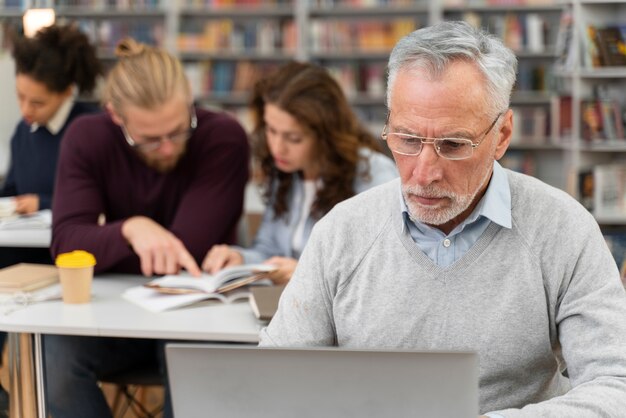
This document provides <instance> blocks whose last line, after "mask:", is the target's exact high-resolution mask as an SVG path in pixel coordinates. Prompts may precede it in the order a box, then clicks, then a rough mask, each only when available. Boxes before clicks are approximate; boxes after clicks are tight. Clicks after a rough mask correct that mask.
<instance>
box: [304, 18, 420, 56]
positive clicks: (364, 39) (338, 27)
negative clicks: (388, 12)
mask: <svg viewBox="0 0 626 418" xmlns="http://www.w3.org/2000/svg"><path fill="white" fill-rule="evenodd" d="M418 27H419V22H418V21H417V19H415V18H399V19H393V20H387V21H384V20H383V21H381V20H380V19H359V20H354V19H350V20H326V19H315V20H313V21H312V22H311V24H310V31H311V45H310V47H311V50H312V51H313V52H359V51H360V52H379V51H389V50H391V48H393V46H394V45H395V44H396V42H397V41H398V40H399V39H400V38H402V37H404V36H405V35H407V34H409V33H411V32H413V31H414V30H416V29H417V28H418Z"/></svg>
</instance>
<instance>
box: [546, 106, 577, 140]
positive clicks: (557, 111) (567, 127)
mask: <svg viewBox="0 0 626 418" xmlns="http://www.w3.org/2000/svg"><path fill="white" fill-rule="evenodd" d="M550 118H551V119H550V130H551V136H552V138H557V139H558V140H562V139H564V138H568V137H571V135H572V128H573V124H572V96H555V97H553V98H552V99H551V100H550Z"/></svg>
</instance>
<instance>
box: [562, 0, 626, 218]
mask: <svg viewBox="0 0 626 418" xmlns="http://www.w3.org/2000/svg"><path fill="white" fill-rule="evenodd" d="M568 7H569V8H570V12H571V17H572V19H571V25H570V28H569V30H570V34H571V36H570V39H571V42H570V43H569V48H568V51H567V54H568V57H567V58H566V59H565V60H563V61H562V62H561V63H560V66H559V68H558V71H557V73H556V74H557V75H558V77H559V81H560V82H561V83H560V86H559V93H560V94H561V95H562V96H563V97H564V98H565V99H561V105H563V104H565V106H564V109H563V108H562V109H561V112H560V113H561V116H564V117H565V118H566V119H568V120H570V121H573V122H572V123H568V124H566V125H569V126H563V125H564V123H563V122H562V121H561V122H560V127H561V128H562V129H561V132H560V133H561V134H562V135H563V137H562V138H561V140H562V142H563V144H565V146H566V149H567V152H568V155H567V158H566V160H567V164H568V168H569V171H568V173H567V178H568V185H567V186H568V187H567V190H568V191H569V192H570V193H571V194H572V195H574V196H577V197H578V198H579V199H581V200H583V201H584V200H585V199H587V204H588V206H589V209H590V210H591V211H592V212H593V213H594V215H595V216H596V219H597V220H598V222H599V223H600V224H601V225H621V226H624V227H626V196H625V195H626V174H625V173H626V139H625V137H624V129H623V121H624V110H626V95H625V94H624V93H625V92H626V66H625V65H621V66H620V65H617V66H616V65H602V63H599V62H598V56H599V51H598V49H599V46H598V44H597V43H596V42H595V41H594V39H597V38H595V37H594V39H592V38H591V36H590V33H591V34H593V33H595V32H597V31H599V30H602V29H605V28H609V27H617V28H621V29H622V31H623V35H622V36H626V1H612V0H604V1H597V0H595V1H585V0H575V1H571V2H569V4H568ZM590 28H592V29H591V31H590ZM623 55H624V56H625V58H626V53H624V54H623ZM564 102H565V103H564ZM565 113H570V115H566V114H565ZM618 124H619V125H620V126H617V125H618ZM563 128H564V129H563ZM563 131H565V132H563ZM588 176H591V177H592V179H593V180H592V183H593V186H594V187H593V189H592V188H591V186H590V185H589V187H588V189H585V186H586V185H587V184H588V183H587V182H586V181H585V178H586V177H587V179H588Z"/></svg>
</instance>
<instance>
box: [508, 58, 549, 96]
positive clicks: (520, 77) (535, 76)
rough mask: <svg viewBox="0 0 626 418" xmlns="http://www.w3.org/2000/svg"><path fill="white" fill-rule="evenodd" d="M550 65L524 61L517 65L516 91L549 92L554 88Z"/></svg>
mask: <svg viewBox="0 0 626 418" xmlns="http://www.w3.org/2000/svg"><path fill="white" fill-rule="evenodd" d="M552 84H553V83H552V72H551V71H550V68H549V64H544V63H541V62H537V61H535V60H524V61H521V62H519V63H518V65H517V80H516V82H515V90H516V91H535V92H539V91H548V90H551V86H552Z"/></svg>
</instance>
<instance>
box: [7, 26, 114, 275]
mask: <svg viewBox="0 0 626 418" xmlns="http://www.w3.org/2000/svg"><path fill="white" fill-rule="evenodd" d="M12 54H13V58H14V59H15V84H16V90H17V98H18V103H19V106H20V112H21V114H22V120H21V121H20V122H19V123H18V124H17V127H16V128H15V131H14V133H13V136H12V138H11V144H10V146H11V162H10V166H9V171H8V172H7V176H6V180H5V182H4V184H3V185H2V187H1V188H0V196H5V197H6V196H11V197H12V199H11V200H12V203H13V205H12V206H14V211H15V212H16V213H18V214H29V213H33V212H36V211H38V210H41V209H50V206H51V201H52V191H53V187H54V178H55V172H56V167H57V158H58V153H59V145H60V142H61V138H62V137H63V133H64V132H65V129H66V128H67V126H68V125H69V124H70V122H71V121H72V120H74V119H75V118H76V117H77V116H78V115H81V114H84V113H90V112H96V111H97V110H98V107H97V106H95V105H91V104H86V103H79V102H76V101H75V96H76V94H77V93H83V92H90V91H93V90H94V88H95V86H96V80H97V77H98V75H99V74H101V72H102V70H101V65H100V62H99V61H98V59H97V57H96V50H95V48H94V47H93V46H92V45H91V44H90V43H89V40H88V38H87V37H86V36H85V35H84V34H83V33H82V32H80V31H79V30H78V29H77V28H76V27H74V26H54V25H53V26H50V27H46V28H43V29H41V30H40V31H39V32H37V34H36V35H35V36H34V37H33V38H26V37H19V38H16V39H15V40H14V45H13V51H12ZM25 261H28V262H51V260H50V255H49V254H48V250H47V249H16V248H15V249H14V248H11V249H3V251H2V252H0V267H4V266H6V265H11V264H14V263H17V262H25Z"/></svg>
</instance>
